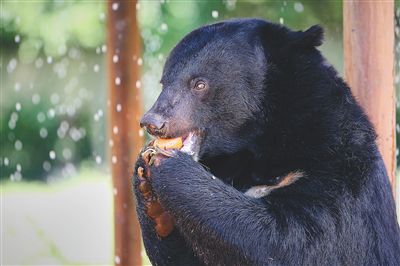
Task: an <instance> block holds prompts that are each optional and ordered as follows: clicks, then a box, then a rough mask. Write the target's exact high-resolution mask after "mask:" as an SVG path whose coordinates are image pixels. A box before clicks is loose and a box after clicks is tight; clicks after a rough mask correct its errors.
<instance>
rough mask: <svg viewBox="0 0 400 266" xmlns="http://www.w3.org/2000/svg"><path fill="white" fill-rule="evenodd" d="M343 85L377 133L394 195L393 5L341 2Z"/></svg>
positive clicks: (390, 2) (380, 0) (356, 0)
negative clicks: (344, 78)
mask: <svg viewBox="0 0 400 266" xmlns="http://www.w3.org/2000/svg"><path fill="white" fill-rule="evenodd" d="M343 21H344V40H343V41H344V61H345V68H344V69H345V77H346V81H347V82H348V84H349V85H350V87H351V88H352V91H353V93H354V95H355V96H356V98H357V99H358V101H359V103H360V104H361V105H362V106H363V107H364V109H365V111H366V112H367V114H368V116H369V117H370V119H371V120H372V123H373V124H374V125H375V129H376V131H377V133H378V145H379V148H380V151H381V153H382V156H383V159H384V161H385V164H386V168H387V170H388V174H389V178H390V181H391V183H392V190H393V192H395V178H396V176H395V170H396V135H395V128H396V118H395V116H396V109H395V101H396V98H395V89H394V1H393V0H376V1H362V0H345V1H343Z"/></svg>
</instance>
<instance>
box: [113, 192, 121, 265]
mask: <svg viewBox="0 0 400 266" xmlns="http://www.w3.org/2000/svg"><path fill="white" fill-rule="evenodd" d="M114 195H117V189H116V188H114ZM114 261H115V263H116V264H120V263H121V259H120V258H119V256H115V258H114Z"/></svg>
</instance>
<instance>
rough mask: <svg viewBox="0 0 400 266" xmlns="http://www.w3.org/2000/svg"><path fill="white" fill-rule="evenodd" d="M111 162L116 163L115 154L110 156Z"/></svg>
mask: <svg viewBox="0 0 400 266" xmlns="http://www.w3.org/2000/svg"><path fill="white" fill-rule="evenodd" d="M111 162H112V163H113V164H116V163H117V156H115V155H113V156H112V157H111Z"/></svg>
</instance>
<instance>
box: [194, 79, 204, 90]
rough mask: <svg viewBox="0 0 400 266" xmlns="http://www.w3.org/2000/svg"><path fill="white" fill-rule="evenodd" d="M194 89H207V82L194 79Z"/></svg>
mask: <svg viewBox="0 0 400 266" xmlns="http://www.w3.org/2000/svg"><path fill="white" fill-rule="evenodd" d="M193 89H194V90H196V91H202V90H205V89H207V83H206V82H205V81H203V80H198V81H196V84H195V85H194V88H193Z"/></svg>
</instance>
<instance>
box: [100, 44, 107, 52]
mask: <svg viewBox="0 0 400 266" xmlns="http://www.w3.org/2000/svg"><path fill="white" fill-rule="evenodd" d="M101 51H102V52H103V53H105V52H107V45H105V44H103V45H102V46H101Z"/></svg>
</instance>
